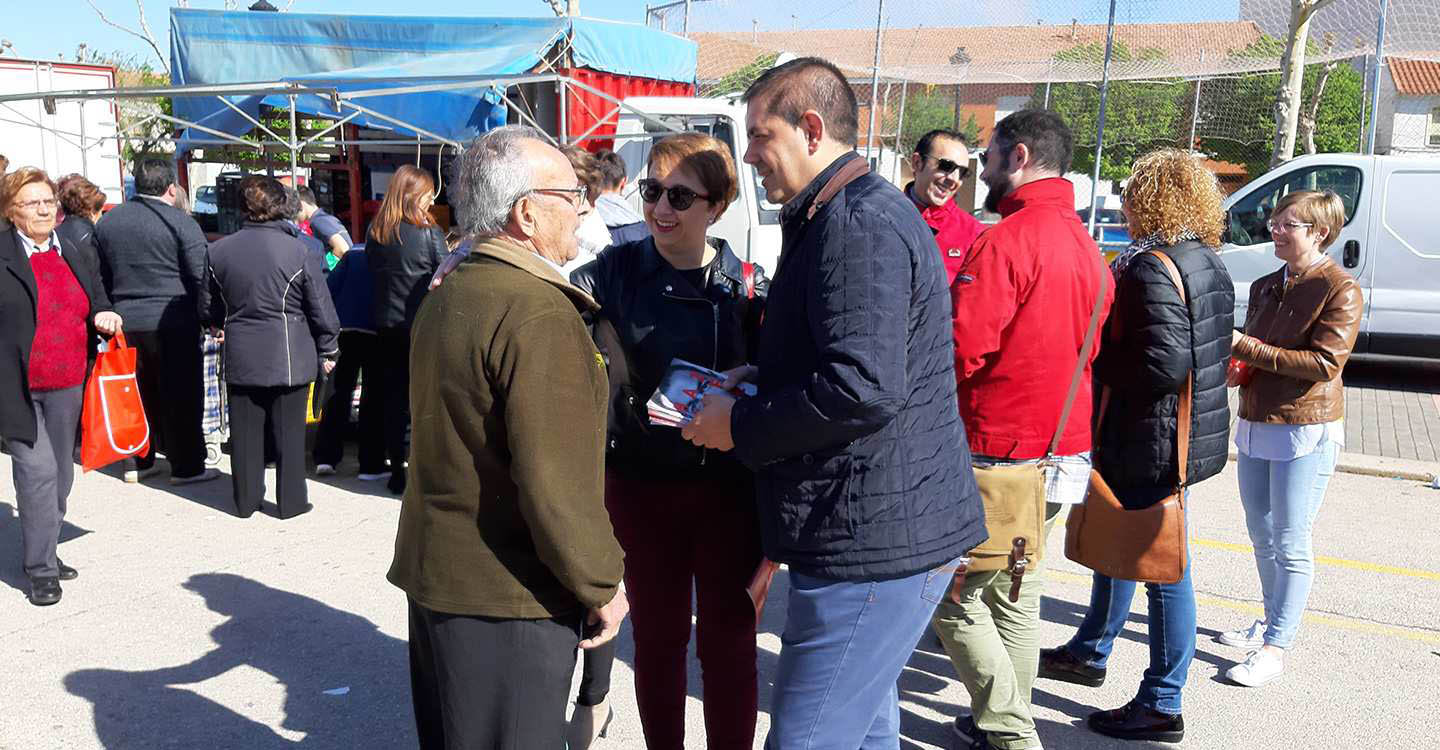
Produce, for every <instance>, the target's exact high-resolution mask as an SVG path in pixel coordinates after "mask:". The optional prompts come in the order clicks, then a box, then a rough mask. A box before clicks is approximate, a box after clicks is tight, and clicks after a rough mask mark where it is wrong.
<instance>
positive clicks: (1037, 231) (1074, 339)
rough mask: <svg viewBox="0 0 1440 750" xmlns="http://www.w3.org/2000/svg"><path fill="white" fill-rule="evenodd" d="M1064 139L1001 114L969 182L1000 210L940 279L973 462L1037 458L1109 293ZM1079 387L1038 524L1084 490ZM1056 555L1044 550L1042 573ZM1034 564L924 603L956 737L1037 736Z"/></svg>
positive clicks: (1059, 128) (1058, 127)
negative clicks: (949, 279) (962, 693)
mask: <svg viewBox="0 0 1440 750" xmlns="http://www.w3.org/2000/svg"><path fill="white" fill-rule="evenodd" d="M1072 149H1073V141H1072V139H1071V136H1070V130H1069V128H1067V127H1066V126H1065V122H1064V121H1063V120H1061V119H1060V117H1059V115H1056V114H1055V113H1053V112H1047V111H1042V110H1025V111H1021V112H1016V113H1014V114H1012V115H1010V116H1009V117H1006V118H1005V119H1004V120H1001V121H1000V123H999V124H997V125H996V126H995V131H994V134H993V135H992V136H991V137H990V144H989V148H988V149H987V150H986V151H985V153H983V154H981V155H980V161H981V164H983V165H984V170H983V171H982V172H981V174H980V179H981V180H983V181H984V182H985V185H986V187H988V188H989V190H990V193H989V195H988V196H987V197H986V199H985V207H986V208H987V209H989V210H990V211H994V212H997V213H999V214H1000V215H1001V217H1003V218H1002V219H1001V220H1000V223H998V224H996V225H995V226H993V227H991V228H990V229H989V230H988V231H986V232H985V234H984V235H982V236H981V237H980V238H979V239H977V240H976V241H975V242H974V244H973V245H972V246H971V247H970V251H969V252H968V253H967V255H966V256H965V259H964V262H963V263H962V264H961V267H960V269H959V272H958V273H957V275H956V276H955V282H954V283H953V284H952V285H951V287H950V297H951V301H952V303H953V307H952V316H953V318H954V326H955V379H956V384H957V389H956V390H957V395H958V397H959V402H960V418H961V419H962V420H963V421H964V423H965V434H966V437H967V440H968V441H969V443H970V450H971V452H972V453H973V454H974V457H975V458H974V460H975V465H976V466H977V467H979V466H986V465H997V464H1015V463H1034V462H1036V460H1037V459H1040V458H1041V457H1042V456H1044V455H1045V452H1046V450H1047V449H1048V448H1049V443H1050V441H1051V439H1052V438H1053V436H1054V434H1055V432H1056V428H1057V426H1059V424H1060V419H1061V412H1062V410H1063V408H1064V404H1065V397H1066V393H1067V391H1068V390H1069V386H1070V380H1071V376H1072V373H1073V372H1074V370H1075V365H1076V362H1077V359H1078V357H1079V356H1080V352H1081V349H1082V347H1083V344H1084V341H1085V333H1086V330H1087V329H1088V328H1089V324H1090V318H1091V315H1092V312H1093V310H1094V309H1095V299H1096V297H1097V296H1100V295H1103V301H1102V306H1101V310H1100V320H1101V321H1102V322H1103V320H1104V317H1105V314H1106V312H1107V311H1108V309H1109V304H1110V302H1111V300H1113V298H1114V294H1115V284H1114V281H1113V280H1112V279H1111V276H1110V272H1109V270H1108V269H1107V268H1106V267H1105V261H1104V258H1103V257H1102V256H1101V255H1100V250H1099V248H1097V247H1096V246H1095V242H1094V240H1092V239H1091V238H1090V236H1089V235H1088V234H1087V233H1086V232H1085V227H1084V225H1082V224H1081V223H1080V219H1079V217H1078V216H1077V215H1076V213H1075V189H1074V186H1073V185H1071V184H1070V182H1069V181H1068V180H1066V179H1064V178H1063V177H1062V176H1061V175H1063V174H1064V173H1065V171H1066V169H1067V168H1068V167H1069V165H1070V160H1071V154H1072ZM1098 348H1099V346H1098V341H1097V342H1096V346H1094V347H1093V349H1098ZM1094 356H1095V355H1094V351H1093V350H1092V352H1091V353H1090V355H1089V358H1090V360H1091V361H1093V360H1094ZM1090 392H1091V391H1090V367H1089V363H1088V362H1087V363H1086V366H1085V368H1084V370H1083V372H1082V374H1081V378H1080V381H1079V387H1078V389H1077V392H1076V394H1075V401H1074V405H1073V407H1072V408H1071V411H1070V414H1069V417H1068V419H1067V420H1066V424H1065V426H1064V430H1063V432H1062V433H1061V439H1060V442H1059V445H1058V446H1057V448H1056V450H1055V455H1054V456H1053V457H1052V458H1051V460H1050V463H1049V465H1048V466H1047V467H1046V468H1045V469H1044V476H1045V499H1046V519H1047V527H1046V528H1047V530H1048V528H1049V524H1050V523H1053V521H1054V520H1055V517H1056V516H1057V515H1058V514H1059V513H1060V510H1061V509H1062V505H1067V504H1075V503H1078V502H1080V501H1081V500H1083V499H1084V496H1085V488H1086V484H1087V482H1088V479H1089V474H1090V445H1091V435H1090V416H1091V401H1090V399H1091V395H1090ZM1058 554H1059V550H1056V549H1054V548H1053V547H1052V548H1051V549H1048V550H1046V551H1045V559H1044V561H1043V562H1042V563H1041V565H1040V566H1039V567H1040V570H1043V568H1044V567H1048V565H1049V562H1050V560H1052V559H1054V556H1055V555H1058ZM1038 572H1040V571H1039V570H1033V571H1031V572H1030V574H1028V575H1024V576H1023V578H1022V579H1021V586H1020V590H1019V599H1018V601H1015V602H1012V601H1010V596H1009V593H1010V587H1011V575H1010V573H1009V571H1007V570H998V571H984V572H975V571H972V572H971V573H970V575H969V577H968V578H967V579H966V581H965V584H964V586H963V588H962V591H961V592H959V597H958V599H957V601H958V604H957V603H955V602H951V601H949V600H948V599H947V600H946V601H943V602H942V603H941V605H940V607H939V608H938V609H937V610H936V612H935V617H934V619H933V620H932V624H933V626H934V628H935V631H936V633H937V634H938V635H939V636H940V641H941V642H942V643H943V644H944V645H945V649H946V651H947V652H948V653H949V654H950V659H951V661H952V662H953V663H954V664H955V669H956V671H957V672H958V673H959V676H960V680H961V682H962V683H964V684H965V687H966V689H967V690H968V691H969V692H970V699H971V700H970V705H971V708H972V710H973V711H974V714H973V717H960V718H959V719H958V720H957V721H956V723H955V730H956V732H957V733H958V734H960V735H962V736H963V737H964V738H965V741H966V744H965V745H963V746H964V747H967V748H977V749H979V748H1005V749H1006V750H1029V749H1030V748H1039V747H1040V739H1039V737H1038V736H1037V735H1036V733H1035V720H1034V718H1033V716H1032V715H1031V711H1030V687H1031V685H1032V684H1033V683H1034V681H1035V674H1036V669H1037V667H1038V664H1039V644H1038V642H1037V641H1036V635H1037V633H1038V631H1039V623H1040V594H1041V588H1042V583H1041V581H1042V578H1041V577H1040V576H1038V575H1036V573H1038Z"/></svg>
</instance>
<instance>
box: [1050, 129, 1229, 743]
mask: <svg viewBox="0 0 1440 750" xmlns="http://www.w3.org/2000/svg"><path fill="white" fill-rule="evenodd" d="M1122 197H1123V201H1124V203H1123V207H1124V211H1125V216H1126V219H1127V220H1128V221H1129V223H1130V234H1131V236H1132V237H1135V238H1136V239H1135V241H1134V243H1132V244H1131V246H1130V247H1129V248H1128V249H1126V250H1125V252H1123V253H1121V254H1120V255H1119V256H1118V257H1117V258H1116V259H1115V261H1114V263H1113V264H1112V269H1113V270H1114V273H1115V279H1116V285H1115V304H1114V306H1113V307H1112V308H1111V312H1110V319H1109V321H1108V322H1107V323H1106V325H1105V335H1104V338H1103V339H1102V341H1103V342H1104V343H1103V344H1102V345H1101V348H1100V354H1099V356H1098V357H1097V358H1096V360H1095V368H1094V377H1095V381H1096V383H1098V384H1099V385H1101V386H1103V387H1104V388H1103V391H1101V392H1102V394H1103V395H1102V397H1101V407H1100V409H1099V410H1098V412H1097V414H1098V416H1097V419H1098V420H1099V421H1100V427H1099V429H1098V430H1097V431H1096V433H1095V450H1094V453H1093V462H1094V467H1095V470H1096V471H1098V472H1100V475H1101V476H1102V477H1104V478H1105V482H1106V483H1107V484H1108V485H1109V486H1110V488H1111V489H1112V490H1113V491H1114V492H1115V494H1116V496H1117V497H1118V498H1119V500H1120V502H1121V504H1123V505H1124V506H1125V507H1126V508H1128V509H1131V510H1140V509H1143V508H1147V507H1150V506H1152V505H1154V504H1155V503H1156V502H1159V501H1161V500H1163V499H1165V498H1166V497H1169V496H1170V495H1172V494H1174V493H1175V492H1176V490H1177V488H1179V489H1182V490H1184V491H1185V492H1187V493H1188V487H1190V486H1191V485H1193V484H1195V483H1197V482H1200V481H1202V480H1205V479H1208V478H1210V477H1212V476H1215V475H1216V474H1219V473H1220V470H1221V469H1223V468H1225V460H1226V454H1227V453H1228V450H1227V448H1228V444H1229V433H1230V409H1229V404H1228V402H1227V400H1226V396H1225V370H1226V366H1227V364H1228V362H1229V359H1230V333H1231V329H1232V327H1233V325H1232V324H1233V321H1234V310H1235V287H1234V285H1233V284H1232V283H1231V281H1230V274H1229V273H1227V272H1226V271H1225V265H1224V264H1223V263H1221V262H1220V257H1219V256H1218V255H1216V254H1215V252H1214V250H1213V248H1214V247H1215V246H1217V245H1219V244H1220V230H1221V226H1222V216H1223V214H1222V213H1221V211H1220V190H1219V187H1218V186H1217V185H1216V181H1215V176H1214V175H1213V174H1211V173H1210V172H1209V171H1207V170H1206V169H1205V168H1204V167H1202V166H1201V165H1200V163H1199V161H1197V160H1196V159H1195V158H1194V157H1193V156H1191V155H1190V154H1187V153H1185V152H1184V151H1179V150H1177V149H1162V150H1160V151H1156V152H1153V153H1150V154H1147V155H1145V156H1143V157H1141V158H1140V159H1139V160H1137V161H1136V162H1135V166H1134V168H1133V171H1132V176H1131V178H1130V181H1129V182H1128V183H1126V185H1125V191H1124V195H1123V196H1122ZM1177 276H1178V278H1177ZM1187 395H1188V398H1190V402H1191V404H1192V409H1191V411H1190V424H1189V431H1188V434H1189V440H1188V442H1187V443H1186V444H1184V445H1181V443H1180V441H1181V437H1182V435H1185V434H1186V433H1185V431H1183V430H1182V429H1181V425H1180V419H1179V415H1180V414H1181V413H1182V411H1181V406H1182V403H1183V402H1182V399H1185V398H1187ZM1182 457H1183V460H1184V466H1183V467H1182V466H1181V460H1182ZM1187 558H1188V555H1187ZM1145 589H1146V594H1147V595H1148V597H1149V604H1150V626H1149V628H1150V632H1149V636H1150V667H1149V668H1148V669H1146V670H1145V674H1144V676H1143V677H1142V678H1141V681H1140V688H1139V690H1138V691H1137V692H1136V694H1135V697H1134V698H1133V699H1132V700H1131V701H1130V702H1129V703H1127V704H1125V705H1124V706H1122V707H1120V708H1117V709H1113V710H1109V711H1097V712H1095V713H1093V714H1091V715H1090V718H1089V726H1090V728H1091V729H1092V730H1094V731H1096V732H1098V733H1100V734H1104V735H1108V736H1110V737H1116V738H1119V739H1126V740H1150V741H1161V742H1179V741H1180V740H1181V738H1183V737H1184V735H1185V721H1184V719H1183V718H1182V716H1181V714H1180V699H1181V695H1180V694H1181V690H1182V689H1183V688H1184V686H1185V676H1186V673H1187V672H1188V670H1189V668H1190V661H1191V660H1192V659H1193V658H1194V656H1195V590H1194V588H1193V587H1192V586H1191V583H1190V570H1189V566H1188V565H1187V566H1186V569H1185V573H1184V575H1183V576H1182V577H1181V579H1180V580H1179V581H1178V582H1176V583H1164V584H1155V583H1147V584H1145ZM1134 594H1135V582H1134V581H1122V580H1118V579H1115V578H1110V577H1108V576H1105V575H1101V574H1100V573H1096V574H1095V575H1094V582H1093V584H1092V588H1091V593H1090V610H1089V612H1087V613H1086V615H1085V619H1084V621H1083V622H1081V623H1080V628H1079V630H1078V631H1077V632H1076V633H1075V635H1074V637H1072V638H1071V639H1070V642H1069V643H1067V644H1065V645H1064V646H1061V647H1059V648H1053V649H1045V650H1043V651H1041V653H1040V676H1041V677H1045V678H1049V679H1056V680H1063V681H1065V682H1073V683H1077V684H1081V685H1088V686H1091V687H1098V686H1099V685H1100V684H1101V683H1103V682H1104V681H1105V663H1106V660H1107V659H1108V658H1109V656H1110V650H1111V648H1112V647H1113V646H1114V643H1115V637H1116V636H1118V635H1119V634H1120V631H1121V629H1122V628H1124V626H1125V620H1126V618H1127V617H1129V614H1130V600H1131V599H1132V598H1133V597H1134Z"/></svg>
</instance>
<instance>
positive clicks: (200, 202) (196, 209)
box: [190, 185, 220, 214]
mask: <svg viewBox="0 0 1440 750" xmlns="http://www.w3.org/2000/svg"><path fill="white" fill-rule="evenodd" d="M190 213H195V214H218V213H220V207H219V205H217V204H216V202H215V186H214V185H203V186H201V187H200V188H199V189H198V190H196V191H195V204H194V205H193V206H191V208H190Z"/></svg>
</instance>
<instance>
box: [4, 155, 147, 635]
mask: <svg viewBox="0 0 1440 750" xmlns="http://www.w3.org/2000/svg"><path fill="white" fill-rule="evenodd" d="M57 203H58V201H57V200H56V199H55V183H54V182H51V181H50V178H49V177H47V176H46V175H45V173H44V172H43V171H41V170H39V169H35V168H33V167H26V168H24V169H21V170H18V171H16V172H14V173H12V174H9V175H6V176H5V178H4V180H3V182H0V210H3V213H4V216H5V219H6V220H7V221H9V222H10V224H11V225H12V226H11V227H10V228H7V229H6V230H5V231H3V232H0V321H3V325H0V439H3V445H4V449H5V452H6V453H9V454H10V458H11V471H12V472H13V475H14V481H15V502H16V505H17V506H18V510H19V511H20V536H21V540H22V547H23V548H24V558H25V575H26V576H27V577H28V578H29V579H30V602H31V603H32V604H35V605H38V606H43V605H47V604H54V603H56V602H58V601H60V595H61V590H60V581H61V580H62V579H63V580H70V579H72V578H75V577H76V576H77V575H78V573H77V572H76V571H75V569H74V568H71V567H69V566H67V565H65V564H64V563H62V562H60V558H59V557H57V556H56V551H55V547H56V545H57V544H58V543H59V539H60V525H61V522H62V521H63V520H64V518H65V505H66V500H67V499H68V497H69V495H70V488H71V486H72V484H73V482H74V475H75V463H74V460H73V455H74V450H75V431H76V429H77V428H78V427H79V424H80V407H81V403H82V401H83V392H84V385H85V374H86V358H87V353H88V351H89V349H90V344H91V342H90V339H91V334H90V331H91V330H92V328H91V327H92V326H93V330H96V331H99V332H100V333H102V334H104V335H106V336H110V335H113V334H114V333H116V332H117V331H119V330H120V327H121V323H122V321H121V319H120V316H119V315H116V314H115V313H114V312H113V311H112V310H111V307H110V299H109V298H108V297H107V296H106V295H105V288H104V286H103V284H102V283H101V281H100V269H99V266H98V265H97V264H96V263H95V255H94V254H93V253H90V254H88V255H87V254H86V253H85V252H84V251H83V250H81V249H80V248H79V246H77V245H75V244H73V243H71V242H68V241H66V240H65V239H62V238H61V236H60V235H59V234H58V233H57V232H56V231H55V215H56V211H55V209H56V206H57Z"/></svg>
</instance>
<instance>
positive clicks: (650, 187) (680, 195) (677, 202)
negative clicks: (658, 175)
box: [639, 177, 710, 211]
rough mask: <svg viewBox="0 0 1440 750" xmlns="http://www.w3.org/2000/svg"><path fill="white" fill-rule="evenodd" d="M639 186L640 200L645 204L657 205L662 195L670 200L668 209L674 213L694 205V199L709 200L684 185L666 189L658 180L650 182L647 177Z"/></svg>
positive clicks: (706, 196) (708, 197)
mask: <svg viewBox="0 0 1440 750" xmlns="http://www.w3.org/2000/svg"><path fill="white" fill-rule="evenodd" d="M639 184H640V200H642V201H645V202H646V203H659V202H660V194H661V193H664V194H665V197H667V198H669V199H670V207H671V208H673V209H675V210H676V211H684V210H685V209H687V208H690V206H692V205H694V203H695V199H696V198H700V199H703V200H707V201H708V200H710V196H708V195H701V194H699V193H697V192H695V191H694V190H691V189H690V188H687V187H685V186H684V185H672V186H671V187H668V188H667V187H665V186H664V185H661V184H660V181H659V180H652V179H650V178H648V177H647V178H645V179H643V180H641V181H640V183H639Z"/></svg>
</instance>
